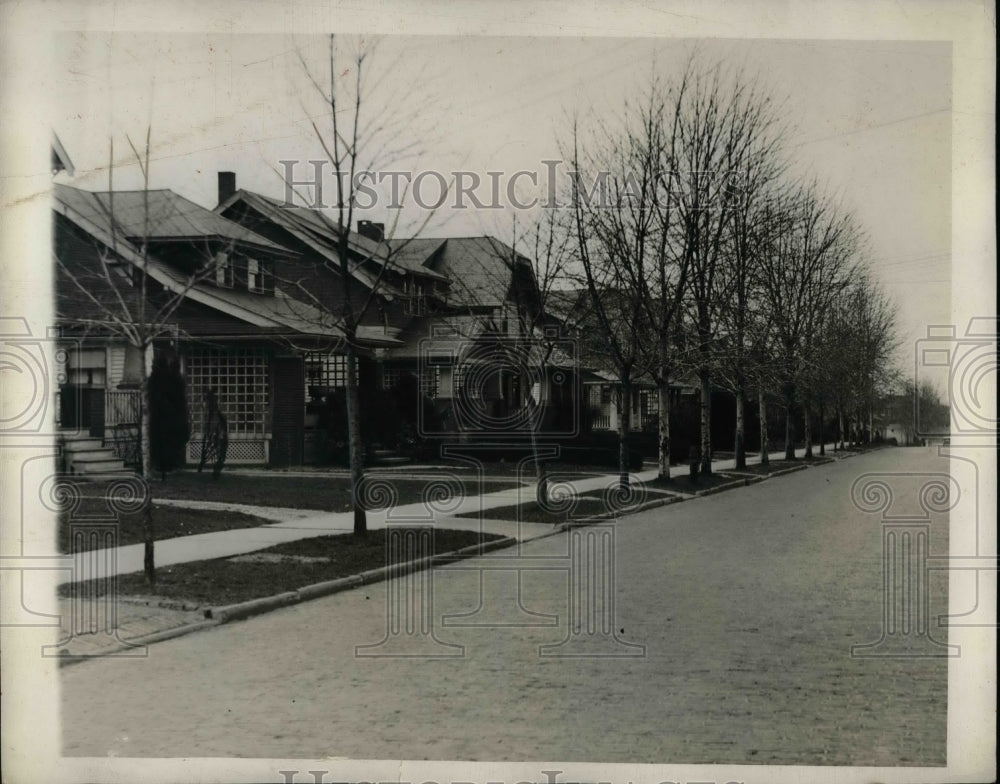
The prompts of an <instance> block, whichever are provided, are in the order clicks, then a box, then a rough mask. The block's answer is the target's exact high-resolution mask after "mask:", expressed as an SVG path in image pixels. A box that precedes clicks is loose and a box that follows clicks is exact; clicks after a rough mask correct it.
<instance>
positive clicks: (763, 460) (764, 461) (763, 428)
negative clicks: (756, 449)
mask: <svg viewBox="0 0 1000 784" xmlns="http://www.w3.org/2000/svg"><path fill="white" fill-rule="evenodd" d="M757 406H758V408H759V409H760V464H761V465H762V466H767V465H770V463H771V458H770V457H769V456H768V454H767V450H768V443H767V395H766V394H765V393H764V388H763V387H761V388H760V389H758V390H757Z"/></svg>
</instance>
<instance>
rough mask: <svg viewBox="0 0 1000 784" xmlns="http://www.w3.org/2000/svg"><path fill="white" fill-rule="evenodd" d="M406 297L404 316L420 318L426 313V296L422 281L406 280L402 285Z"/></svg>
mask: <svg viewBox="0 0 1000 784" xmlns="http://www.w3.org/2000/svg"><path fill="white" fill-rule="evenodd" d="M403 291H404V292H405V294H406V295H407V296H406V307H405V310H406V314H407V315H409V316H422V315H424V314H425V313H426V312H427V294H426V290H425V288H424V283H423V281H419V280H414V279H413V278H407V279H406V281H405V283H404V284H403Z"/></svg>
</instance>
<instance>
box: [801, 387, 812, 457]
mask: <svg viewBox="0 0 1000 784" xmlns="http://www.w3.org/2000/svg"><path fill="white" fill-rule="evenodd" d="M802 427H803V430H802V434H803V436H804V437H805V442H806V451H805V457H806V458H807V459H810V458H812V456H813V443H812V433H813V430H812V409H811V408H810V406H809V401H808V400H806V401H804V402H803V404H802Z"/></svg>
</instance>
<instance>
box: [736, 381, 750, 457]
mask: <svg viewBox="0 0 1000 784" xmlns="http://www.w3.org/2000/svg"><path fill="white" fill-rule="evenodd" d="M744 402H745V401H744V391H743V384H742V382H738V383H737V386H736V438H735V443H734V444H733V448H734V451H735V452H736V468H737V470H739V469H743V468H746V467H747V450H746V416H745V413H744V408H745V405H744Z"/></svg>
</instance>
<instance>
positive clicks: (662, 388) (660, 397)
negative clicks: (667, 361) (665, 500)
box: [656, 371, 670, 479]
mask: <svg viewBox="0 0 1000 784" xmlns="http://www.w3.org/2000/svg"><path fill="white" fill-rule="evenodd" d="M656 393H657V402H658V405H659V422H658V426H657V435H658V436H659V438H660V444H659V451H658V455H657V457H658V458H659V459H658V463H659V465H658V466H657V468H658V474H659V477H660V478H661V479H669V478H670V380H669V377H668V376H667V373H666V371H663V374H662V376H661V378H660V383H659V386H658V388H657V390H656Z"/></svg>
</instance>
